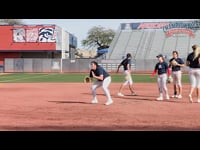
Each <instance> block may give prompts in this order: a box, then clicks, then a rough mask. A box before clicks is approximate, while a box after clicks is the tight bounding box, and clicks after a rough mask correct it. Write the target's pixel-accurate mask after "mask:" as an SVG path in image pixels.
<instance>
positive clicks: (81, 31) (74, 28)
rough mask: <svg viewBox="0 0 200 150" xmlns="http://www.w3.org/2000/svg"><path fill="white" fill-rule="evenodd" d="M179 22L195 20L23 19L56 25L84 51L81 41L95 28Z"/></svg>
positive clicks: (27, 21) (23, 20)
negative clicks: (128, 24)
mask: <svg viewBox="0 0 200 150" xmlns="http://www.w3.org/2000/svg"><path fill="white" fill-rule="evenodd" d="M175 20H176V21H178V20H194V19H22V22H23V23H25V24H27V25H35V24H36V25H38V24H55V25H57V26H59V27H62V28H63V29H64V30H65V31H67V32H69V33H71V34H73V35H74V36H76V37H77V40H78V47H77V48H80V49H83V47H82V46H81V41H82V40H83V39H85V38H86V37H87V32H88V31H89V29H91V28H92V27H94V26H101V27H104V28H106V29H113V30H117V29H118V28H119V27H120V24H121V23H134V22H157V21H175Z"/></svg>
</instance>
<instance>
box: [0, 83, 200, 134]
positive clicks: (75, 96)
mask: <svg viewBox="0 0 200 150" xmlns="http://www.w3.org/2000/svg"><path fill="white" fill-rule="evenodd" d="M120 85H121V83H111V85H110V92H111V95H112V98H113V101H114V103H113V104H112V105H109V106H106V105H104V103H105V102H106V97H105V96H104V94H103V90H102V89H101V88H99V89H98V90H97V94H98V100H99V103H98V104H91V103H90V101H91V99H92V96H91V91H90V86H91V83H0V89H1V90H0V92H1V98H0V106H1V107H0V120H1V122H0V130H2V131H28V130H29V131H41V130H45V131H178V130H181V131H182V130H184V131H191V130H200V117H199V114H200V103H197V102H196V101H195V103H190V102H189V100H188V93H189V83H184V84H183V98H182V99H174V98H173V99H172V98H171V99H170V100H164V101H156V100H155V99H156V98H157V97H158V89H157V84H156V83H134V88H135V91H136V93H137V95H136V96H130V95H129V94H130V93H129V89H128V87H127V88H125V89H124V94H125V96H124V97H118V96H117V92H118V89H119V86H120ZM172 86H173V85H172V84H168V89H169V93H170V95H172V94H173V87H172ZM194 100H196V99H195V95H194Z"/></svg>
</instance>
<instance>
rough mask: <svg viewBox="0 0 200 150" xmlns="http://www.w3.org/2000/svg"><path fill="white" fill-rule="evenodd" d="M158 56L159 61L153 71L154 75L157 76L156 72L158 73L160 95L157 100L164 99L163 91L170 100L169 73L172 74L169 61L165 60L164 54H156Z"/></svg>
mask: <svg viewBox="0 0 200 150" xmlns="http://www.w3.org/2000/svg"><path fill="white" fill-rule="evenodd" d="M156 57H157V58H158V61H159V62H158V63H157V64H156V65H155V68H154V71H153V72H152V76H155V75H156V73H157V75H158V78H157V84H158V91H159V97H158V98H156V100H163V93H164V94H165V97H166V99H167V100H169V99H170V98H169V93H168V88H167V75H168V76H170V75H171V73H170V69H169V67H168V63H167V62H166V61H165V59H164V56H163V55H162V54H160V55H158V56H156Z"/></svg>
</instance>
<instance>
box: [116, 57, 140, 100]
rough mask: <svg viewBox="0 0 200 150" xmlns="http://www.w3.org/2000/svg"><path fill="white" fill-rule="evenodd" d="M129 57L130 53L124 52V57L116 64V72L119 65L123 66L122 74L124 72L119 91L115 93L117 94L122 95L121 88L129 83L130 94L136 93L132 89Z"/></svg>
mask: <svg viewBox="0 0 200 150" xmlns="http://www.w3.org/2000/svg"><path fill="white" fill-rule="evenodd" d="M131 59H132V56H131V54H130V53H127V54H126V58H124V59H123V60H122V61H121V63H120V64H119V65H118V68H117V71H116V73H118V71H119V68H120V67H121V66H123V70H124V72H123V74H124V82H123V83H122V84H121V86H120V88H119V92H118V93H117V95H118V96H124V94H122V90H123V88H124V87H125V86H126V85H129V89H130V91H131V95H133V96H134V95H136V93H135V92H134V89H133V80H132V76H131Z"/></svg>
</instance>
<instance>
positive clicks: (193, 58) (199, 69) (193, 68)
mask: <svg viewBox="0 0 200 150" xmlns="http://www.w3.org/2000/svg"><path fill="white" fill-rule="evenodd" d="M192 49H193V52H191V53H190V54H188V56H187V59H186V65H187V66H188V67H189V77H190V85H191V88H190V93H189V101H190V102H193V99H192V96H193V95H192V94H193V92H194V90H195V89H197V102H198V103H200V47H199V46H197V45H193V46H192Z"/></svg>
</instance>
